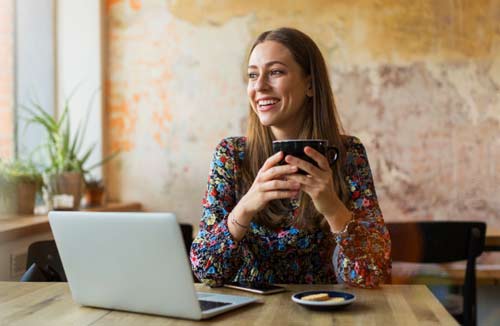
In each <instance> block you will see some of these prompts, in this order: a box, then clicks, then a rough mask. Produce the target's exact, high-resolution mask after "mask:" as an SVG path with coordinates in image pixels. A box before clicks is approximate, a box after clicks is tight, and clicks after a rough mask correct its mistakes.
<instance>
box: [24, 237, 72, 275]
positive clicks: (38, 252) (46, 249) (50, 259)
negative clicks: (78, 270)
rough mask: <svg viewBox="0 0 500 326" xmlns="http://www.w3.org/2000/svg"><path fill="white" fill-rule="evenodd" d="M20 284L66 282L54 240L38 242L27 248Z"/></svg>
mask: <svg viewBox="0 0 500 326" xmlns="http://www.w3.org/2000/svg"><path fill="white" fill-rule="evenodd" d="M20 281H21V282H66V281H67V280H66V273H65V272H64V268H63V266H62V262H61V258H60V257H59V252H58V250H57V246H56V242H55V241H54V240H47V241H38V242H34V243H32V244H31V245H30V246H29V248H28V257H27V260H26V272H25V273H24V274H23V276H22V277H21V280H20Z"/></svg>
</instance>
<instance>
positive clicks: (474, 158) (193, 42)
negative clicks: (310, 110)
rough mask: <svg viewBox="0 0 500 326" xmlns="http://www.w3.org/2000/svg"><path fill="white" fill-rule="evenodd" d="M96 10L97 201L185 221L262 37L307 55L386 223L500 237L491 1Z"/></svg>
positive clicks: (242, 94)
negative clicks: (288, 40)
mask: <svg viewBox="0 0 500 326" xmlns="http://www.w3.org/2000/svg"><path fill="white" fill-rule="evenodd" d="M279 3H280V5H279V6H277V5H276V3H273V2H272V1H267V0H266V1H264V0H262V1H260V0H254V1H251V2H249V1H243V0H242V1H218V2H214V1H208V0H207V1H195V0H191V1H190V0H183V1H164V0H162V1H160V0H149V1H140V0H128V1H125V0H121V1H120V0H108V1H107V14H106V15H107V17H106V18H107V20H108V29H107V33H108V34H107V36H108V39H107V45H108V52H107V55H108V61H109V62H108V70H107V74H106V75H107V81H106V82H107V85H106V89H107V96H106V101H107V107H106V111H107V113H106V114H107V115H106V117H107V127H106V132H107V135H106V136H107V144H108V151H113V150H116V149H122V150H123V153H122V155H121V156H120V158H119V159H118V160H116V161H115V162H112V163H111V164H109V165H108V167H107V175H108V178H109V179H108V184H109V186H110V196H111V197H113V198H117V199H122V200H140V201H142V202H143V203H144V205H145V207H146V208H147V209H150V210H171V211H174V212H176V213H177V214H178V217H179V218H180V219H181V220H183V221H188V222H191V223H195V224H196V223H197V222H198V220H199V217H200V212H201V208H200V201H201V198H202V196H203V192H204V188H205V184H206V179H207V173H208V167H209V162H210V159H211V155H212V151H213V149H214V147H215V145H216V144H217V143H218V141H219V140H220V138H221V137H224V136H229V135H242V134H244V127H245V118H246V115H247V106H248V104H247V99H246V91H245V87H246V86H245V79H244V73H243V72H244V67H245V64H246V62H245V61H246V57H247V51H248V49H249V47H250V44H251V42H252V40H253V39H254V38H255V37H256V36H257V35H258V34H259V33H260V32H262V31H264V30H267V29H270V28H275V27H280V26H292V27H296V28H299V29H301V30H303V31H304V32H306V33H307V34H309V35H310V36H311V37H312V38H313V39H314V40H316V41H317V43H318V44H319V46H320V48H321V50H322V52H323V54H324V56H325V58H326V60H327V63H328V65H329V69H330V73H331V77H332V81H333V86H334V93H335V96H336V99H337V104H338V107H339V111H340V115H341V118H342V120H343V123H344V127H345V129H346V130H347V132H348V133H350V134H353V135H357V136H358V137H360V138H361V140H362V141H363V142H364V143H365V146H366V148H367V151H368V154H369V158H370V162H371V165H372V170H373V172H374V176H375V181H376V186H377V191H378V195H379V198H380V203H381V206H382V209H383V212H384V215H385V217H386V219H387V220H402V219H453V220H464V219H479V220H484V221H487V222H488V223H489V224H490V225H493V226H496V227H497V228H498V227H500V91H499V87H500V25H499V24H498V22H499V21H500V3H499V2H498V1H495V0H491V1H488V0H477V1H459V0H452V1H446V2H443V1H433V0H421V1H397V0H384V1H373V0H363V1H356V2H353V1H347V0H342V1H340V0H339V1H335V2H333V1H327V0H324V1H321V0H316V1H313V0H311V1H307V2H306V1H303V2H302V1H284V0H283V1H280V2H279Z"/></svg>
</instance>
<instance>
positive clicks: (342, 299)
mask: <svg viewBox="0 0 500 326" xmlns="http://www.w3.org/2000/svg"><path fill="white" fill-rule="evenodd" d="M327 301H328V302H344V301H345V299H344V298H342V297H336V298H330V299H328V300H327Z"/></svg>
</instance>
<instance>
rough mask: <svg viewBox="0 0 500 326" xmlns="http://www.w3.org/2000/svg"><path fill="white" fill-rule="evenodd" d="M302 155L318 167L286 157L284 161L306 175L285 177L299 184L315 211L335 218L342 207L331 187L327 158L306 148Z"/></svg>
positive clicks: (331, 176)
mask: <svg viewBox="0 0 500 326" xmlns="http://www.w3.org/2000/svg"><path fill="white" fill-rule="evenodd" d="M304 153H306V155H307V156H309V157H310V158H312V159H313V160H314V161H316V162H317V163H318V167H316V166H314V165H313V164H311V163H309V162H307V161H304V160H301V159H299V158H297V157H295V156H291V155H287V156H286V157H285V161H286V162H287V163H288V164H290V165H294V166H297V167H298V168H299V169H301V170H303V171H305V172H306V173H307V175H303V174H293V175H289V176H287V179H288V180H293V181H296V182H298V183H300V184H301V187H300V190H302V191H304V192H306V193H307V194H308V195H309V196H310V197H311V199H312V201H313V203H314V207H316V210H318V212H319V213H320V214H322V215H324V216H325V217H329V216H335V215H336V213H337V212H338V210H339V209H341V207H339V205H342V202H341V201H340V199H339V197H338V196H337V193H336V192H335V189H334V187H333V174H332V169H331V168H330V164H329V163H328V160H327V158H326V157H325V156H324V155H322V154H321V153H320V152H318V151H316V150H315V149H313V148H311V147H309V146H306V147H305V148H304Z"/></svg>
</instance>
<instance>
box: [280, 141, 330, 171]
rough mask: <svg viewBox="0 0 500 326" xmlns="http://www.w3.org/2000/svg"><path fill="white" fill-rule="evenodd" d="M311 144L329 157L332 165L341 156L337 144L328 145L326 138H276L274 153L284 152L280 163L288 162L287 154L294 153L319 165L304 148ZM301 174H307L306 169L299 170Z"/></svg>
mask: <svg viewBox="0 0 500 326" xmlns="http://www.w3.org/2000/svg"><path fill="white" fill-rule="evenodd" d="M306 146H309V147H311V148H313V149H315V150H316V151H318V152H320V153H321V154H323V155H324V156H325V157H326V158H327V159H328V162H329V163H330V165H333V164H334V163H335V161H336V160H337V159H338V157H339V150H338V148H337V147H335V146H328V140H324V139H285V140H275V141H273V153H277V152H279V151H282V152H283V154H284V155H283V160H281V162H280V164H287V163H286V162H285V157H286V156H287V155H293V156H295V157H297V158H300V159H301V160H304V161H307V162H309V163H312V164H314V165H315V166H318V163H316V161H315V160H313V159H312V158H310V157H309V156H307V154H306V153H304V148H305V147H306ZM298 173H300V174H307V173H306V172H305V171H303V170H300V169H299V171H298Z"/></svg>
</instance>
